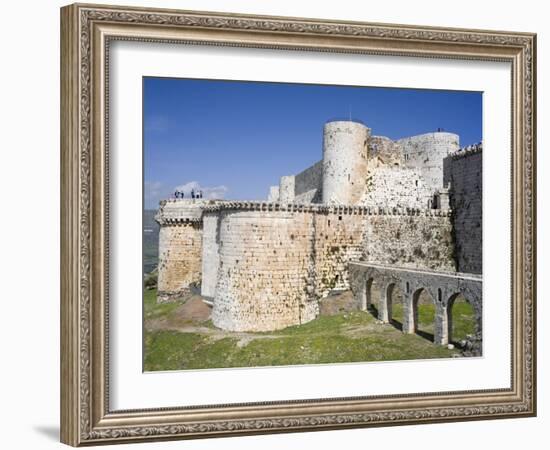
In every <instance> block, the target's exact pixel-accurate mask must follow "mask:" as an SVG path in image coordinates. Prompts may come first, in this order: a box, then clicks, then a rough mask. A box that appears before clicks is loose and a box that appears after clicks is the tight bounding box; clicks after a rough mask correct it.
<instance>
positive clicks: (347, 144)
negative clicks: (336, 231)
mask: <svg viewBox="0 0 550 450" xmlns="http://www.w3.org/2000/svg"><path fill="white" fill-rule="evenodd" d="M369 137H370V129H369V128H367V127H366V126H365V125H363V124H361V123H358V122H351V121H335V122H328V123H326V124H325V127H324V130H323V203H328V204H340V205H354V204H357V203H359V201H360V199H361V197H362V195H363V193H364V191H365V179H366V175H367V169H368V164H367V150H368V140H369Z"/></svg>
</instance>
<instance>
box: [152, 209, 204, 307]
mask: <svg viewBox="0 0 550 450" xmlns="http://www.w3.org/2000/svg"><path fill="white" fill-rule="evenodd" d="M205 202H207V200H197V199H179V200H166V201H164V202H162V203H161V206H160V208H159V210H158V212H157V214H156V216H155V220H156V221H157V223H158V224H159V225H160V232H159V259H158V294H157V302H159V303H161V302H166V301H171V300H173V299H176V298H178V297H181V296H183V295H186V294H188V293H191V292H193V291H194V290H196V291H198V289H199V288H200V283H201V259H202V229H203V223H202V210H203V207H204V204H205Z"/></svg>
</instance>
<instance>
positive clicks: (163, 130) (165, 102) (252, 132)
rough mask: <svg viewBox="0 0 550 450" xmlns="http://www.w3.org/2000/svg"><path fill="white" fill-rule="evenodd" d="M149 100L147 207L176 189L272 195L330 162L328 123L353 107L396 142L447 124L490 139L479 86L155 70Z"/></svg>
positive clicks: (467, 135) (468, 139)
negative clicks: (444, 87) (286, 180)
mask: <svg viewBox="0 0 550 450" xmlns="http://www.w3.org/2000/svg"><path fill="white" fill-rule="evenodd" d="M143 98H144V102H143V125H144V131H143V134H144V136H143V138H144V146H143V148H144V201H145V208H148V209H155V208H157V207H158V202H159V200H161V199H163V198H167V197H170V196H173V193H174V190H175V189H176V188H177V187H179V188H180V189H184V190H185V191H187V192H189V191H190V190H191V188H193V187H194V188H196V189H202V190H203V192H204V197H217V198H227V199H241V200H244V199H246V200H261V199H266V198H267V194H268V191H269V186H271V185H276V184H278V183H279V178H280V176H281V175H291V174H296V173H298V172H300V171H302V170H303V169H305V168H307V167H309V166H310V165H311V164H313V163H315V162H316V161H318V160H320V159H321V156H322V130H323V124H324V123H325V122H326V121H328V120H331V119H347V118H349V117H350V112H351V117H352V119H357V120H361V121H362V122H364V123H365V124H366V125H367V126H368V127H369V128H371V129H372V134H373V135H383V136H388V137H390V138H392V139H399V138H402V137H406V136H412V135H416V134H422V133H427V132H431V131H436V130H437V129H438V128H443V129H444V130H445V131H449V132H453V133H457V134H458V135H459V136H460V143H461V146H465V145H469V144H473V143H476V142H479V141H481V138H482V94H481V93H479V92H463V91H433V90H419V89H396V88H368V87H350V86H320V85H307V84H288V83H260V82H236V81H218V80H190V79H175V78H153V77H146V78H144V80H143Z"/></svg>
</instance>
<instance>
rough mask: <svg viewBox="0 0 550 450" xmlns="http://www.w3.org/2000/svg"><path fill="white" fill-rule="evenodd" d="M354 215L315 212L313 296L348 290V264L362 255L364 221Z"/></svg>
mask: <svg viewBox="0 0 550 450" xmlns="http://www.w3.org/2000/svg"><path fill="white" fill-rule="evenodd" d="M367 218H368V216H366V215H359V214H357V213H355V214H354V213H353V212H351V213H349V212H346V213H344V212H338V211H337V210H336V211H333V212H330V213H323V212H319V213H317V214H315V216H314V222H313V226H314V227H315V230H314V231H315V232H314V235H313V239H314V249H313V251H314V257H315V273H314V275H315V295H316V297H317V298H322V297H326V296H327V295H328V294H329V292H330V291H332V290H345V289H349V277H348V262H349V261H350V260H352V259H359V258H360V257H361V255H362V254H363V240H364V232H365V221H366V220H367Z"/></svg>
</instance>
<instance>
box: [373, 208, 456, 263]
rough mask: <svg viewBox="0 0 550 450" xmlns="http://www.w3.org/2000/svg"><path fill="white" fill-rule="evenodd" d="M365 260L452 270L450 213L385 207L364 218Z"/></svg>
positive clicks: (452, 253)
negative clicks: (380, 211)
mask: <svg viewBox="0 0 550 450" xmlns="http://www.w3.org/2000/svg"><path fill="white" fill-rule="evenodd" d="M365 224H366V230H365V240H364V243H363V244H364V246H363V250H364V254H363V259H364V260H365V261H368V262H371V263H377V264H387V265H394V266H401V267H412V268H423V269H434V270H445V271H454V270H456V263H455V255H454V242H453V233H452V221H451V213H450V212H449V211H439V210H416V211H415V210H396V209H393V210H385V212H384V213H383V214H378V215H372V216H370V217H369V220H368V221H366V223H365Z"/></svg>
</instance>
